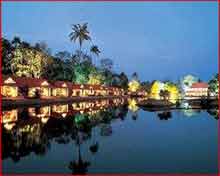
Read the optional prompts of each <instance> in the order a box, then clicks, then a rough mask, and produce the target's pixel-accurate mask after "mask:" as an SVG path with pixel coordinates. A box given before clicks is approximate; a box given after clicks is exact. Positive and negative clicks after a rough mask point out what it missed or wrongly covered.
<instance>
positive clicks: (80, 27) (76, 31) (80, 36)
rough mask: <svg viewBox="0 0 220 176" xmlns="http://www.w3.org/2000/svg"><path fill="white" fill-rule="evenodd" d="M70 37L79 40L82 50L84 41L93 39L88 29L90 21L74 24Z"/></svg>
mask: <svg viewBox="0 0 220 176" xmlns="http://www.w3.org/2000/svg"><path fill="white" fill-rule="evenodd" d="M69 37H70V41H73V42H76V40H78V42H79V46H80V51H81V48H82V44H83V42H84V41H88V40H91V37H90V36H89V31H88V23H83V24H73V25H72V32H71V33H70V34H69Z"/></svg>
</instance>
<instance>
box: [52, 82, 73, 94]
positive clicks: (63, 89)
mask: <svg viewBox="0 0 220 176" xmlns="http://www.w3.org/2000/svg"><path fill="white" fill-rule="evenodd" d="M72 87H73V85H72V83H70V82H65V81H56V82H54V83H53V88H52V96H54V97H68V96H69V95H71V92H70V91H71V89H72Z"/></svg>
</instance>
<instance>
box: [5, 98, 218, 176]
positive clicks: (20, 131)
mask: <svg viewBox="0 0 220 176" xmlns="http://www.w3.org/2000/svg"><path fill="white" fill-rule="evenodd" d="M216 114H217V111H216V110H209V111H208V112H207V110H192V109H189V110H172V111H156V112H151V111H147V110H143V109H141V108H138V107H135V105H130V106H128V105H126V104H125V101H124V100H122V99H117V100H114V101H108V100H105V101H99V102H98V101H97V102H92V103H91V102H90V103H88V102H87V103H86V102H85V103H81V104H80V103H73V104H69V105H51V106H46V107H27V108H22V109H21V108H19V109H13V110H5V111H4V112H3V120H4V123H3V134H2V135H3V141H2V145H3V172H4V173H73V174H77V173H217V159H218V158H217V146H218V141H217V138H218V134H217V133H218V131H217V130H218V129H217V126H218V120H217V115H216Z"/></svg>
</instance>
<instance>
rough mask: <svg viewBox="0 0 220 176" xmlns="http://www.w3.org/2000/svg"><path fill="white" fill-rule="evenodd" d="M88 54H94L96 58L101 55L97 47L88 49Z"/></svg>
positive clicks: (93, 46)
mask: <svg viewBox="0 0 220 176" xmlns="http://www.w3.org/2000/svg"><path fill="white" fill-rule="evenodd" d="M90 52H91V53H94V54H95V55H96V56H99V54H100V53H101V51H100V50H99V48H98V46H97V45H92V46H91V48H90Z"/></svg>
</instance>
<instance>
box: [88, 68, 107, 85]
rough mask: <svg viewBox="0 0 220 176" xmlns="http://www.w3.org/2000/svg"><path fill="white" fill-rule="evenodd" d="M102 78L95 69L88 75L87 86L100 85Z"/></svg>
mask: <svg viewBox="0 0 220 176" xmlns="http://www.w3.org/2000/svg"><path fill="white" fill-rule="evenodd" d="M103 81H104V76H103V75H102V74H101V73H99V72H98V71H97V70H96V69H94V71H92V72H91V73H90V74H89V80H88V84H92V85H100V84H103Z"/></svg>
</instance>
